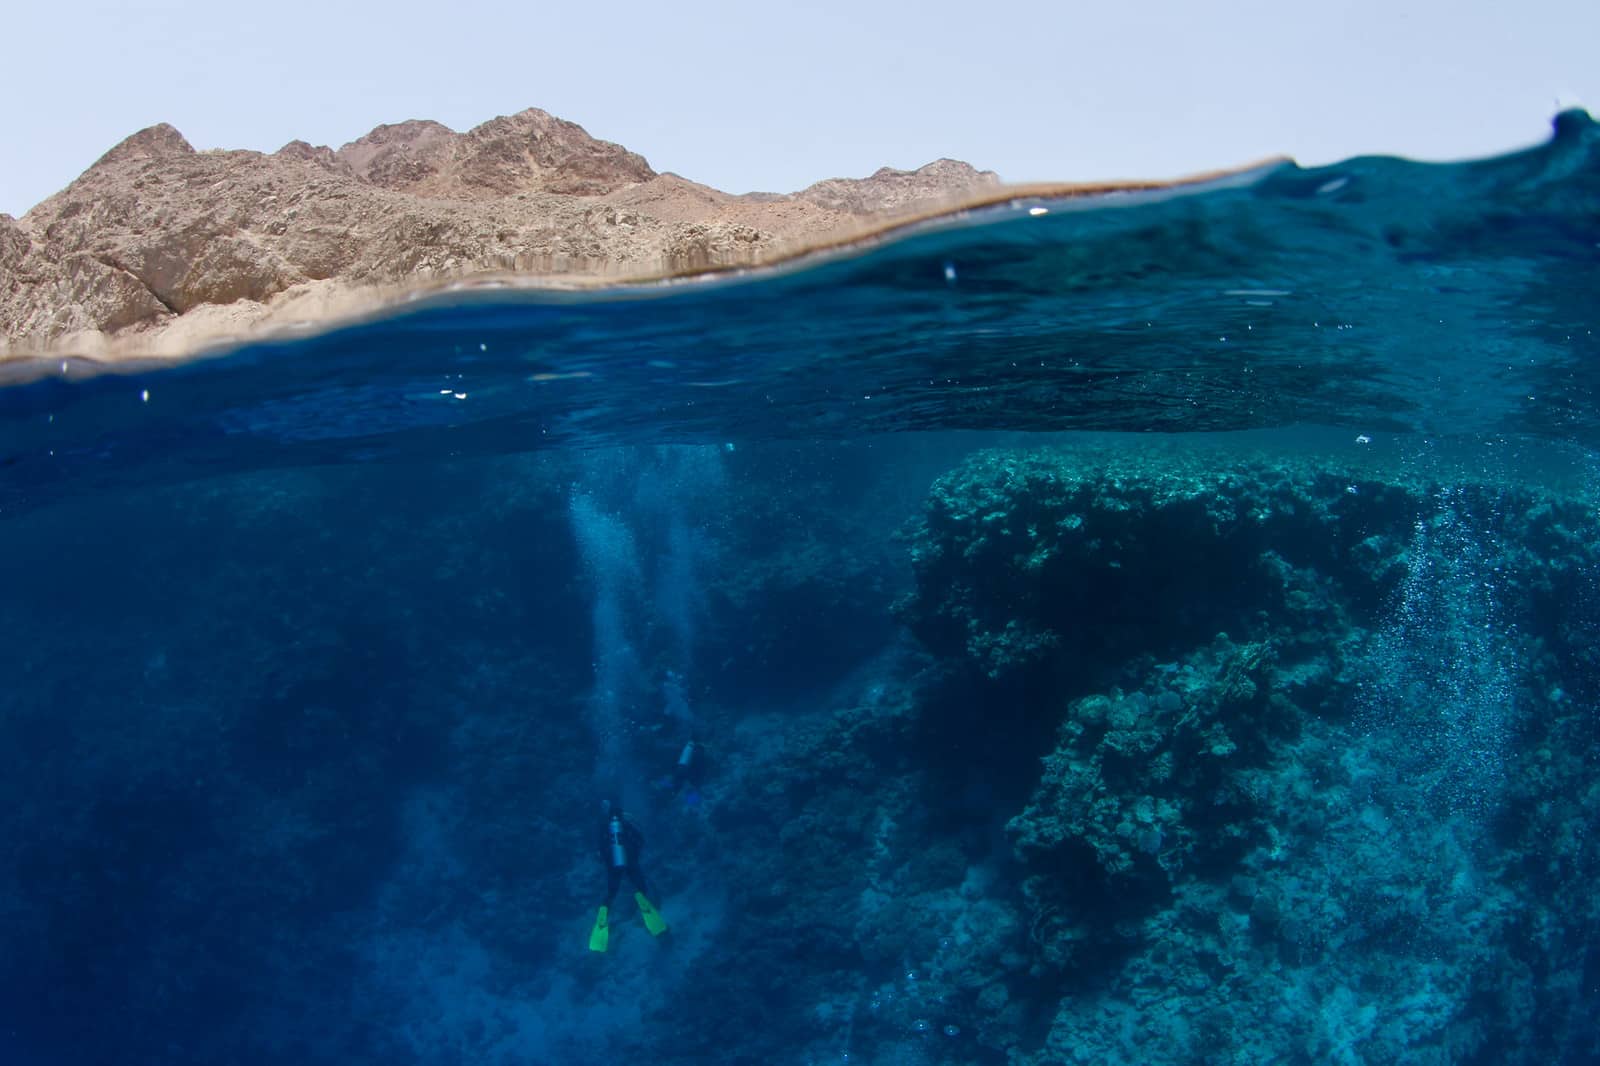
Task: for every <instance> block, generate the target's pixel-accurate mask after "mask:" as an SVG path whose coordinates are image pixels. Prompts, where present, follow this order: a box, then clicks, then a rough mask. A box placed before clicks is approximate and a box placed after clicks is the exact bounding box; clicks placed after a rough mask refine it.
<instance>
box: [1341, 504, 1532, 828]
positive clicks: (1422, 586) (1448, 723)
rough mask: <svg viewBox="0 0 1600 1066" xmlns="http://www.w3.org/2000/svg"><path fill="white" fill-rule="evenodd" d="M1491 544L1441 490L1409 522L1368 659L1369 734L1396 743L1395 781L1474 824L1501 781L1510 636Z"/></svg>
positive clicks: (1508, 711) (1509, 717) (1508, 724)
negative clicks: (1386, 612) (1401, 572)
mask: <svg viewBox="0 0 1600 1066" xmlns="http://www.w3.org/2000/svg"><path fill="white" fill-rule="evenodd" d="M1493 548H1494V542H1493V539H1492V537H1491V536H1490V535H1489V534H1487V533H1486V532H1485V531H1484V529H1483V528H1482V526H1481V525H1480V524H1478V523H1476V522H1474V521H1473V520H1472V518H1471V517H1470V516H1469V515H1468V514H1466V513H1465V503H1464V502H1463V501H1462V500H1460V499H1458V498H1457V494H1456V493H1453V492H1452V491H1451V490H1448V489H1446V490H1443V491H1441V492H1440V495H1439V508H1438V510H1437V512H1436V513H1435V514H1434V515H1433V516H1432V517H1431V518H1430V519H1425V520H1419V521H1418V522H1417V523H1416V524H1415V526H1414V527H1413V535H1412V539H1411V542H1410V544H1409V546H1408V549H1407V556H1408V560H1409V565H1408V567H1407V572H1406V578H1405V580H1404V582H1402V584H1401V586H1400V589H1399V593H1398V596H1397V602H1396V604H1395V607H1394V610H1393V611H1392V612H1391V614H1390V617H1389V619H1388V621H1387V622H1386V624H1385V625H1384V626H1383V627H1382V628H1381V630H1380V631H1379V633H1378V635H1377V639H1376V640H1375V642H1374V645H1373V648H1372V654H1371V662H1370V663H1369V667H1370V680H1369V682H1368V684H1367V685H1366V686H1365V687H1366V697H1365V699H1364V701H1363V702H1364V706H1363V708H1362V712H1363V716H1364V718H1365V720H1366V722H1367V724H1368V725H1369V726H1381V727H1383V728H1385V729H1387V730H1393V731H1395V732H1396V733H1399V734H1402V735H1404V736H1405V737H1406V743H1405V745H1404V746H1403V749H1404V752H1405V753H1406V755H1407V756H1408V765H1406V766H1401V767H1396V768H1395V769H1396V770H1397V771H1399V776H1400V777H1401V778H1402V779H1405V780H1408V781H1409V782H1411V783H1412V784H1420V785H1422V787H1423V788H1424V790H1425V791H1426V793H1427V794H1428V795H1429V796H1430V797H1431V798H1433V799H1434V800H1435V801H1437V802H1440V803H1442V804H1443V805H1444V806H1445V807H1447V808H1448V809H1449V810H1450V811H1451V812H1452V813H1455V814H1465V815H1476V816H1482V815H1483V814H1485V813H1487V812H1488V810H1489V809H1491V808H1492V806H1493V804H1494V802H1495V801H1496V799H1497V798H1498V796H1499V794H1500V790H1501V786H1502V785H1503V783H1504V780H1505V765H1506V752H1507V749H1508V747H1509V745H1510V743H1511V739H1512V721H1513V711H1514V702H1515V682H1514V679H1513V657H1514V654H1515V653H1514V649H1513V647H1512V643H1511V640H1510V636H1511V635H1512V634H1513V633H1514V631H1515V630H1514V627H1512V626H1507V625H1505V624H1504V622H1503V621H1502V619H1501V611H1500V607H1499V600H1498V594H1499V586H1500V583H1501V572H1500V567H1499V566H1497V565H1496V563H1495V552H1494V551H1493Z"/></svg>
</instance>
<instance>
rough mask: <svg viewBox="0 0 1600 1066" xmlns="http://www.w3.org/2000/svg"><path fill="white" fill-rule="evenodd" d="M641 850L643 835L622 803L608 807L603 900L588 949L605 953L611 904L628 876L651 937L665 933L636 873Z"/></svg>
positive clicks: (603, 843)
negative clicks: (625, 811) (623, 879)
mask: <svg viewBox="0 0 1600 1066" xmlns="http://www.w3.org/2000/svg"><path fill="white" fill-rule="evenodd" d="M643 850H644V834H642V833H640V832H639V827H638V826H636V825H634V824H633V823H632V822H631V821H629V820H628V817H627V815H625V814H624V813H623V811H622V804H620V803H617V804H613V805H611V808H610V811H609V812H608V813H607V816H606V823H605V833H604V835H603V837H602V839H601V845H600V856H601V858H602V860H603V861H604V862H605V864H606V901H605V902H604V903H602V904H601V905H600V910H599V913H597V914H596V915H595V918H594V928H593V929H592V930H590V932H589V950H590V951H604V950H606V948H607V947H609V946H610V942H611V920H610V911H611V902H612V900H614V899H616V896H617V889H618V888H620V887H621V886H622V877H623V875H624V874H626V875H627V877H628V880H629V882H630V883H632V885H633V887H634V890H635V891H634V893H633V901H634V902H635V903H637V904H638V905H639V916H640V917H641V918H643V919H644V927H645V928H646V929H648V930H650V935H651V936H660V935H661V934H662V933H665V932H666V931H667V922H666V919H665V918H663V917H661V912H660V911H657V910H656V908H655V904H653V903H651V902H650V899H649V897H648V896H646V895H645V893H646V892H647V891H649V890H648V889H647V888H646V887H645V883H644V874H643V873H641V872H640V870H639V854H640V853H641V852H642V851H643Z"/></svg>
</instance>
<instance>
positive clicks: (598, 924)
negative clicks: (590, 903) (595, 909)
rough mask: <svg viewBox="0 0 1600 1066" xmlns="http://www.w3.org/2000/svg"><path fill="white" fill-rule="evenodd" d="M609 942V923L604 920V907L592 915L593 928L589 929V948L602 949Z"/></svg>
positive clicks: (592, 949)
mask: <svg viewBox="0 0 1600 1066" xmlns="http://www.w3.org/2000/svg"><path fill="white" fill-rule="evenodd" d="M610 943H611V923H610V922H608V921H607V920H606V909H605V908H604V907H601V908H600V912H599V913H598V914H596V915H595V916H594V928H593V929H591V930H590V931H589V950H590V951H604V950H605V949H606V948H607V947H608V946H609V945H610Z"/></svg>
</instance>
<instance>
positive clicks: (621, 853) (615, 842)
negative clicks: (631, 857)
mask: <svg viewBox="0 0 1600 1066" xmlns="http://www.w3.org/2000/svg"><path fill="white" fill-rule="evenodd" d="M610 831H611V865H612V866H626V865H628V849H627V848H626V847H625V846H623V843H622V819H621V818H618V817H616V816H615V815H613V816H612V818H611V826H610Z"/></svg>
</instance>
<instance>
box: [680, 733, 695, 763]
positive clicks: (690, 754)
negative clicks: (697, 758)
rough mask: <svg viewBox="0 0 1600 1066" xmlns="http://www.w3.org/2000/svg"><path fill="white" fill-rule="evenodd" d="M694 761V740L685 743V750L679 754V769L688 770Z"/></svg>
mask: <svg viewBox="0 0 1600 1066" xmlns="http://www.w3.org/2000/svg"><path fill="white" fill-rule="evenodd" d="M692 762H694V741H692V740H691V741H689V742H688V743H686V744H684V746H683V751H682V752H681V753H680V754H679V755H678V769H679V770H687V769H688V768H689V764H690V763H692Z"/></svg>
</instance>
